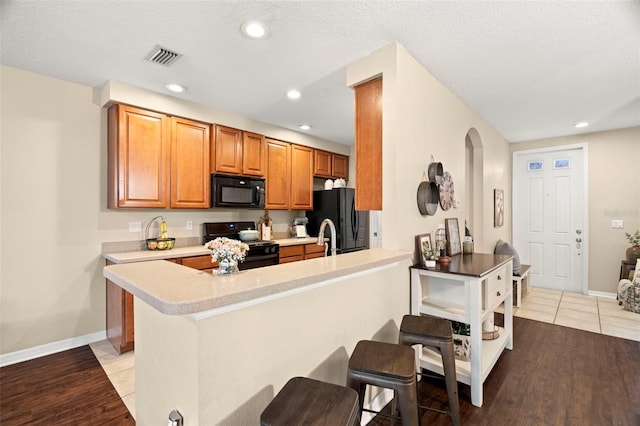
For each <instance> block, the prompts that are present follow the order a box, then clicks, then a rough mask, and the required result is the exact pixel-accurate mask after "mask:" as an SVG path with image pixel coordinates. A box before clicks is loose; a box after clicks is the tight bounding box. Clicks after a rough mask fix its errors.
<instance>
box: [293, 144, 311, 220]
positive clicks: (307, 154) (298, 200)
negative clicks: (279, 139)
mask: <svg viewBox="0 0 640 426" xmlns="http://www.w3.org/2000/svg"><path fill="white" fill-rule="evenodd" d="M290 182H291V197H290V202H289V208H290V209H292V210H313V149H311V148H308V147H306V146H302V145H295V144H292V145H291V178H290Z"/></svg>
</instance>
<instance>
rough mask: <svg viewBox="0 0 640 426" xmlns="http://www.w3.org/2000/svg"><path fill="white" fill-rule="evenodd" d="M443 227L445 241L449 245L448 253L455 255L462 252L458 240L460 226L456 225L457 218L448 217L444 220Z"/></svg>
mask: <svg viewBox="0 0 640 426" xmlns="http://www.w3.org/2000/svg"><path fill="white" fill-rule="evenodd" d="M444 227H445V229H446V231H447V242H448V245H449V255H450V256H455V255H456V254H460V252H462V249H461V247H462V243H461V242H460V228H459V227H458V219H457V218H450V219H445V220H444Z"/></svg>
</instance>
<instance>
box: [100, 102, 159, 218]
mask: <svg viewBox="0 0 640 426" xmlns="http://www.w3.org/2000/svg"><path fill="white" fill-rule="evenodd" d="M108 115H109V125H108V138H107V139H108V158H109V161H108V164H109V166H108V170H109V171H108V174H109V177H108V180H109V188H108V194H109V195H108V196H109V199H108V207H109V208H117V207H150V208H165V207H167V206H168V204H169V197H168V193H167V192H168V181H169V169H168V164H169V163H168V161H169V147H170V143H171V136H170V135H171V119H170V118H169V117H168V116H166V115H164V114H159V113H155V112H151V111H145V110H143V109H140V108H134V107H130V106H127V105H113V106H111V107H110V108H109V112H108Z"/></svg>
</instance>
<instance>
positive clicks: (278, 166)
mask: <svg viewBox="0 0 640 426" xmlns="http://www.w3.org/2000/svg"><path fill="white" fill-rule="evenodd" d="M266 142H267V158H266V160H267V170H266V194H265V209H267V210H287V209H288V208H289V193H290V176H291V145H290V144H289V143H287V142H281V141H277V140H275V139H269V138H267V139H266Z"/></svg>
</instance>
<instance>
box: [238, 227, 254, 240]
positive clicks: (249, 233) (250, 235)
mask: <svg viewBox="0 0 640 426" xmlns="http://www.w3.org/2000/svg"><path fill="white" fill-rule="evenodd" d="M238 236H239V237H240V241H255V240H257V239H258V231H256V230H255V229H245V230H244V231H240V232H238Z"/></svg>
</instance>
